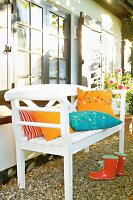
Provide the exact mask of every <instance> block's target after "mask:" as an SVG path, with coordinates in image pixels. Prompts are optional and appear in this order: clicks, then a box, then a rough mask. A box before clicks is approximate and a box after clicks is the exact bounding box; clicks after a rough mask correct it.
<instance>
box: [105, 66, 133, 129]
mask: <svg viewBox="0 0 133 200" xmlns="http://www.w3.org/2000/svg"><path fill="white" fill-rule="evenodd" d="M104 88H105V89H107V90H117V89H119V90H126V91H127V93H126V120H125V124H126V126H125V132H127V131H128V132H133V79H132V77H131V74H129V73H127V74H125V75H122V69H121V68H119V69H116V70H115V71H114V73H108V74H107V75H106V76H105V81H104Z"/></svg>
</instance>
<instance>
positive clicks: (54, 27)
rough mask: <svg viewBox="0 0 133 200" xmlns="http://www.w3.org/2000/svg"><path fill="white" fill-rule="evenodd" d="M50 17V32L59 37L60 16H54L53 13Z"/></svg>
mask: <svg viewBox="0 0 133 200" xmlns="http://www.w3.org/2000/svg"><path fill="white" fill-rule="evenodd" d="M49 15H50V19H49V24H50V26H49V31H50V33H51V34H53V35H57V34H58V16H57V15H55V14H53V13H49Z"/></svg>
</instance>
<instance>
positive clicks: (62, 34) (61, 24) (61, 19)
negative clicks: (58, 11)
mask: <svg viewBox="0 0 133 200" xmlns="http://www.w3.org/2000/svg"><path fill="white" fill-rule="evenodd" d="M64 24H65V19H64V18H62V17H60V19H59V35H60V36H64Z"/></svg>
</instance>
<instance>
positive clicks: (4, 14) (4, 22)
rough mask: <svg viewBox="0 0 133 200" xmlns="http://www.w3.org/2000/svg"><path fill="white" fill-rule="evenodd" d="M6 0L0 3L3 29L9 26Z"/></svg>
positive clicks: (0, 23) (0, 17)
mask: <svg viewBox="0 0 133 200" xmlns="http://www.w3.org/2000/svg"><path fill="white" fill-rule="evenodd" d="M4 1H5V0H3V3H2V2H1V1H0V3H1V7H0V26H1V27H2V26H3V27H6V26H7V5H6V4H5V2H4Z"/></svg>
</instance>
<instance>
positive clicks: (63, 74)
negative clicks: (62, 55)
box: [59, 59, 66, 78]
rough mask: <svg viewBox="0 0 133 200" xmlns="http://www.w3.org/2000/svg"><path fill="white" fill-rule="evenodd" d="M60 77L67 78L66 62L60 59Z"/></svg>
mask: <svg viewBox="0 0 133 200" xmlns="http://www.w3.org/2000/svg"><path fill="white" fill-rule="evenodd" d="M59 77H60V78H65V77H66V60H63V59H60V61H59Z"/></svg>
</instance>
